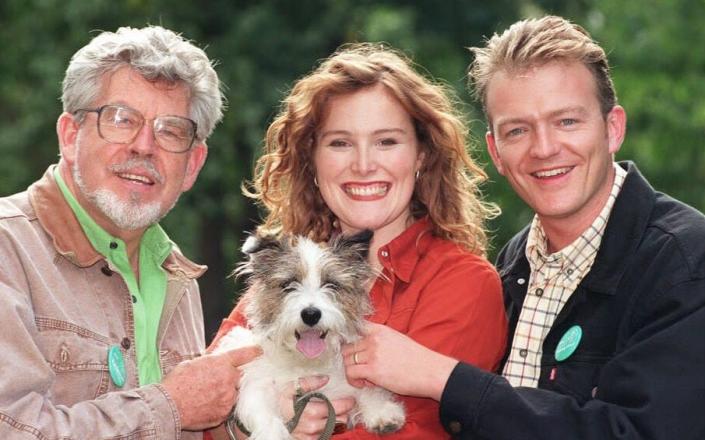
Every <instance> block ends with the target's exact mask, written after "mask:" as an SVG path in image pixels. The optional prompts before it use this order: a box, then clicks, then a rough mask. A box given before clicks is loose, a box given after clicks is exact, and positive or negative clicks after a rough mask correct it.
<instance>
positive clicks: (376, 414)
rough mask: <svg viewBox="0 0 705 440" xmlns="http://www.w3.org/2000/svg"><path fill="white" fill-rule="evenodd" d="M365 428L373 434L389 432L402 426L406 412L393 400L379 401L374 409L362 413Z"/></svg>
mask: <svg viewBox="0 0 705 440" xmlns="http://www.w3.org/2000/svg"><path fill="white" fill-rule="evenodd" d="M362 422H363V423H364V425H365V429H367V430H368V431H370V432H374V433H375V434H389V433H392V432H396V431H398V430H400V429H401V427H402V426H404V423H405V422H406V413H405V412H404V406H402V404H401V403H399V402H396V401H394V400H387V401H385V402H380V405H379V406H378V407H377V408H376V411H366V412H363V414H362Z"/></svg>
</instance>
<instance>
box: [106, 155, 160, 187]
mask: <svg viewBox="0 0 705 440" xmlns="http://www.w3.org/2000/svg"><path fill="white" fill-rule="evenodd" d="M134 168H142V169H144V170H145V171H146V172H147V174H148V175H149V177H151V178H152V179H153V180H154V181H155V182H157V183H160V184H161V183H164V177H162V175H161V174H160V173H159V171H157V167H155V166H154V164H153V163H152V161H150V160H149V159H145V158H140V157H132V158H130V159H128V160H126V161H125V162H122V163H117V164H114V165H111V166H110V171H112V172H114V173H124V172H127V171H131V170H132V169H134Z"/></svg>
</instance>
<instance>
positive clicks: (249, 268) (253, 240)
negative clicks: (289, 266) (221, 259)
mask: <svg viewBox="0 0 705 440" xmlns="http://www.w3.org/2000/svg"><path fill="white" fill-rule="evenodd" d="M241 250H242V253H243V254H245V255H247V260H245V261H243V262H241V263H240V264H238V265H237V267H236V268H235V270H234V271H233V272H232V273H231V274H230V275H231V276H234V277H240V276H242V275H249V274H252V273H254V272H255V271H256V268H257V267H262V264H260V263H261V261H262V260H263V259H264V260H267V259H268V258H267V254H269V252H264V251H281V250H282V243H281V241H280V240H278V239H277V237H276V236H275V235H260V234H251V235H249V236H248V237H247V239H246V240H245V243H243V245H242V248H241ZM275 253H276V252H275ZM258 262H260V263H258Z"/></svg>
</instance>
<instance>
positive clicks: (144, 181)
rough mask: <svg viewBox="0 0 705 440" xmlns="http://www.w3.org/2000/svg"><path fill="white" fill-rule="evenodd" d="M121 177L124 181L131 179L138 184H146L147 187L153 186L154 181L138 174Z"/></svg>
mask: <svg viewBox="0 0 705 440" xmlns="http://www.w3.org/2000/svg"><path fill="white" fill-rule="evenodd" d="M120 177H121V178H123V179H129V180H136V181H138V182H142V183H145V184H147V185H151V184H152V181H151V180H150V179H148V178H146V177H144V176H139V175H137V174H127V173H125V174H120Z"/></svg>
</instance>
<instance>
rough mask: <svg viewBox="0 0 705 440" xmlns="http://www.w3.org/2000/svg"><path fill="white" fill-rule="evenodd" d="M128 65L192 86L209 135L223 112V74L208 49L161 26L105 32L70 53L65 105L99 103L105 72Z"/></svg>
mask: <svg viewBox="0 0 705 440" xmlns="http://www.w3.org/2000/svg"><path fill="white" fill-rule="evenodd" d="M124 66H129V67H130V68H132V69H134V70H135V71H137V72H138V73H139V74H140V75H142V76H143V77H144V78H145V79H147V80H149V81H157V80H164V81H168V82H170V83H176V82H182V83H183V84H185V85H186V86H187V87H188V89H189V91H190V105H189V113H190V117H191V119H193V120H194V121H195V122H196V124H197V125H198V130H197V133H196V137H197V138H198V139H199V140H205V139H207V138H208V136H210V134H211V133H212V132H213V128H214V127H215V125H216V124H217V123H218V121H220V120H221V119H222V117H223V99H224V98H223V95H222V92H221V83H220V81H219V80H218V75H217V74H216V73H215V70H214V69H213V65H212V63H211V61H210V60H209V59H208V57H207V56H206V53H205V52H204V51H203V50H202V49H199V48H198V47H196V46H194V45H193V44H191V43H190V42H189V41H187V40H185V39H184V38H183V37H181V36H180V35H178V34H176V33H174V32H172V31H170V30H168V29H164V28H163V27H161V26H147V27H144V28H141V29H135V28H130V27H121V28H119V29H118V30H117V31H116V32H102V33H100V35H98V36H97V37H95V38H93V40H91V42H90V43H88V44H87V45H86V46H84V47H82V48H81V49H80V50H79V51H78V52H76V53H75V54H74V55H73V57H72V58H71V62H70V63H69V66H68V68H67V69H66V76H65V77H64V82H63V94H62V96H61V101H62V102H63V105H64V111H65V112H68V113H74V112H76V111H77V110H79V109H82V108H87V107H90V106H91V105H94V102H95V100H96V99H97V97H98V95H99V94H100V92H101V87H102V78H103V75H104V74H106V73H109V72H115V71H116V70H118V69H119V68H121V67H124Z"/></svg>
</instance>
